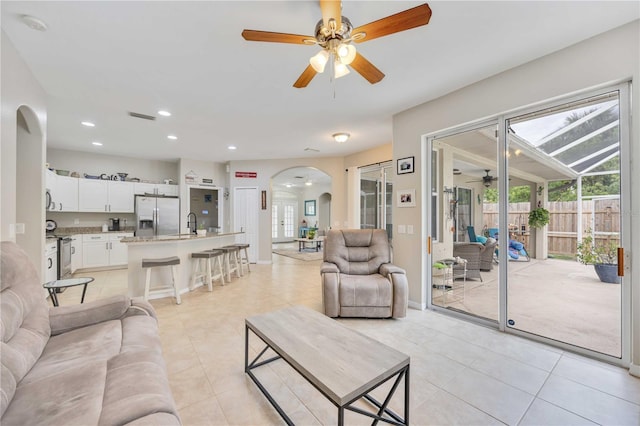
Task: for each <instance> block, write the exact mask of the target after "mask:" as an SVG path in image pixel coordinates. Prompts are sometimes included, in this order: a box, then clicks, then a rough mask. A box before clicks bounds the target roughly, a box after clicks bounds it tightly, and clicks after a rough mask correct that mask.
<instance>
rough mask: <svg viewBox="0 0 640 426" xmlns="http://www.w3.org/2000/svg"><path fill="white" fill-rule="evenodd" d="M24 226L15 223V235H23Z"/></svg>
mask: <svg viewBox="0 0 640 426" xmlns="http://www.w3.org/2000/svg"><path fill="white" fill-rule="evenodd" d="M24 232H25V225H24V223H16V234H24Z"/></svg>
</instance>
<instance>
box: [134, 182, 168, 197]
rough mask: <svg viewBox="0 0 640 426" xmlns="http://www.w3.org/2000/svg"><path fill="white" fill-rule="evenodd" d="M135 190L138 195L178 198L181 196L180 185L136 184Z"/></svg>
mask: <svg viewBox="0 0 640 426" xmlns="http://www.w3.org/2000/svg"><path fill="white" fill-rule="evenodd" d="M133 190H134V192H135V194H136V195H150V194H153V195H164V196H166V197H177V196H178V194H179V187H178V185H167V184H162V183H144V182H140V183H135V184H134V185H133Z"/></svg>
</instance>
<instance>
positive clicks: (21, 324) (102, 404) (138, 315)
mask: <svg viewBox="0 0 640 426" xmlns="http://www.w3.org/2000/svg"><path fill="white" fill-rule="evenodd" d="M1 250H2V252H1V253H0V257H1V260H2V263H1V266H0V267H1V268H2V269H1V280H2V282H1V291H2V292H1V294H0V303H1V309H2V312H1V318H2V322H1V324H0V326H1V330H0V332H1V334H2V352H1V355H0V358H1V360H2V376H1V384H2V389H1V393H0V408H1V410H2V411H1V413H0V414H1V416H2V417H1V418H0V424H2V425H3V426H9V425H116V424H117V425H121V424H135V425H162V424H168V425H178V424H180V418H179V417H178V413H177V411H176V407H175V403H174V400H173V397H172V395H171V390H170V388H169V381H168V377H167V372H166V368H165V365H164V360H163V359H162V352H161V346H160V340H159V337H158V328H157V322H156V318H155V312H154V310H153V308H152V307H151V305H149V304H148V303H146V302H144V301H142V300H139V301H138V300H130V299H128V298H126V297H125V296H116V297H112V298H108V299H103V300H98V301H96V302H91V303H85V304H82V305H73V306H63V307H58V308H52V307H49V305H48V304H47V302H46V300H45V298H44V291H43V289H42V284H41V283H40V280H39V278H38V274H37V273H36V270H35V268H34V267H33V265H32V264H31V262H30V261H29V258H28V257H27V255H26V253H25V252H24V251H22V250H21V249H20V248H19V247H18V246H17V245H15V244H14V243H9V242H3V243H2V248H1Z"/></svg>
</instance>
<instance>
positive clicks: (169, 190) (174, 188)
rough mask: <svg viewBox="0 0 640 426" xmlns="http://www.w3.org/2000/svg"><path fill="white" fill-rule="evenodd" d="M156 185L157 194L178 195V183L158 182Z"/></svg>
mask: <svg viewBox="0 0 640 426" xmlns="http://www.w3.org/2000/svg"><path fill="white" fill-rule="evenodd" d="M157 187H158V188H157V193H158V195H166V196H167V197H177V196H178V195H180V192H179V190H180V187H179V186H178V185H169V184H164V183H159V184H158V185H157Z"/></svg>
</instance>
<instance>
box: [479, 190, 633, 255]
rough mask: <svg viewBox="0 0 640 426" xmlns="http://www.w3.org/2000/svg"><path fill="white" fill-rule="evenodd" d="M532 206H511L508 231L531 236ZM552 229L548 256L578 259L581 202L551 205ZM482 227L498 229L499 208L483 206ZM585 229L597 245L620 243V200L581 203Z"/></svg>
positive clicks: (550, 230) (490, 204)
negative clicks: (559, 255)
mask: <svg viewBox="0 0 640 426" xmlns="http://www.w3.org/2000/svg"><path fill="white" fill-rule="evenodd" d="M530 209H531V207H530V203H510V204H509V228H510V229H513V230H515V229H517V230H518V231H522V229H523V228H522V227H523V226H524V229H525V232H527V233H528V232H529V223H528V221H529V211H530ZM547 209H548V210H549V225H547V235H548V243H549V253H551V254H562V255H571V256H573V255H575V253H576V246H577V244H578V239H577V230H578V202H577V201H553V202H550V203H548V205H547ZM483 226H486V227H487V228H497V227H498V204H497V203H485V204H483ZM582 226H583V229H584V230H585V231H586V230H588V229H593V230H595V231H596V241H607V242H608V241H614V242H616V244H617V243H618V240H619V232H620V199H595V200H584V201H582Z"/></svg>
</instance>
